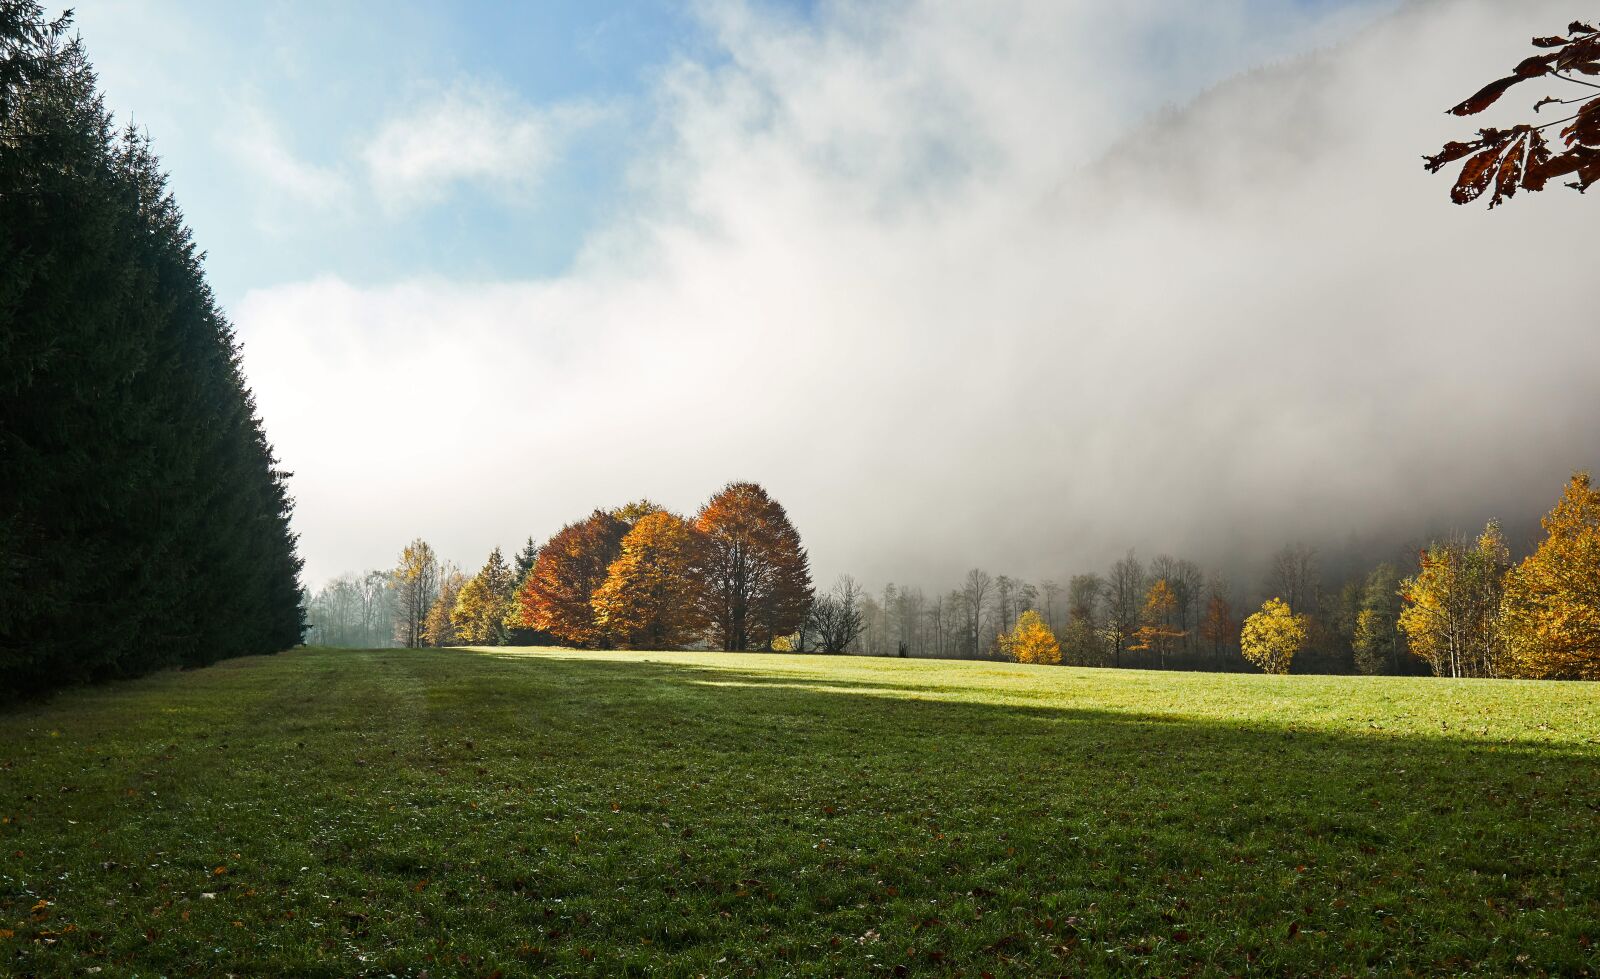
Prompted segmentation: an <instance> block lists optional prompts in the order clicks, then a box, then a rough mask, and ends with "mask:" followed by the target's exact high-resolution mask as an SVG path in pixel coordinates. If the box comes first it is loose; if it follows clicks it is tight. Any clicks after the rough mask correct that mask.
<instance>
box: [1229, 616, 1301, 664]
mask: <svg viewBox="0 0 1600 979" xmlns="http://www.w3.org/2000/svg"><path fill="white" fill-rule="evenodd" d="M1309 632H1310V622H1309V621H1308V620H1307V618H1306V617H1305V616H1304V615H1297V614H1296V613H1295V611H1294V610H1293V609H1291V608H1290V607H1289V603H1288V602H1285V601H1284V600H1283V599H1281V598H1269V599H1267V600H1266V602H1265V603H1263V604H1262V606H1261V611H1259V612H1256V613H1255V614H1254V615H1251V616H1250V617H1249V618H1247V619H1245V620H1244V630H1243V631H1242V632H1241V633H1240V635H1239V651H1240V652H1241V653H1243V654H1244V658H1245V659H1247V660H1249V661H1250V662H1252V663H1254V664H1255V665H1257V666H1259V667H1261V670H1262V672H1264V673H1288V672H1289V665H1290V664H1291V663H1293V662H1294V657H1295V654H1296V653H1298V652H1300V649H1301V647H1303V646H1304V645H1305V644H1306V636H1307V635H1308V634H1309Z"/></svg>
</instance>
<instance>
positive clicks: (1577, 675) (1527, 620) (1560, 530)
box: [1501, 472, 1600, 680]
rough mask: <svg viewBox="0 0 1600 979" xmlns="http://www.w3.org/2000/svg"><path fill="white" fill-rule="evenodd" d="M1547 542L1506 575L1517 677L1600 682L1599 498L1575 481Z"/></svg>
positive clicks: (1553, 514)
mask: <svg viewBox="0 0 1600 979" xmlns="http://www.w3.org/2000/svg"><path fill="white" fill-rule="evenodd" d="M1542 523H1543V525H1544V530H1545V539H1544V540H1543V541H1542V542H1540V544H1539V547H1538V549H1537V550H1535V551H1534V552H1533V553H1532V554H1530V555H1529V556H1528V557H1527V558H1525V559H1524V560H1523V562H1522V563H1521V564H1519V565H1517V566H1516V567H1514V568H1512V569H1511V571H1510V573H1509V574H1507V575H1506V583H1505V595H1504V597H1503V599H1502V601H1501V628H1502V630H1503V633H1504V637H1505V642H1506V646H1507V658H1508V659H1509V661H1510V665H1511V669H1510V672H1511V673H1512V674H1513V675H1516V676H1525V677H1544V678H1552V679H1554V678H1568V679H1579V680H1600V491H1597V490H1595V489H1594V488H1593V486H1592V485H1591V484H1590V481H1589V474H1588V473H1585V472H1580V473H1577V474H1575V475H1574V476H1573V477H1572V479H1571V481H1569V482H1568V483H1567V488H1566V491H1565V492H1564V493H1562V495H1561V499H1560V500H1559V501H1558V502H1557V503H1556V505H1555V508H1554V509H1553V510H1551V511H1550V513H1549V515H1548V516H1546V517H1545V518H1544V520H1543V521H1542Z"/></svg>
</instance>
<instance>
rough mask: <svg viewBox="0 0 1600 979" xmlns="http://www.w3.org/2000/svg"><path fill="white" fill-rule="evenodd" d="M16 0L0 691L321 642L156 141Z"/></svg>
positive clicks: (32, 7) (10, 84) (0, 183)
mask: <svg viewBox="0 0 1600 979" xmlns="http://www.w3.org/2000/svg"><path fill="white" fill-rule="evenodd" d="M69 29H70V21H69V20H67V19H66V18H62V19H59V20H56V21H47V20H46V19H45V18H44V16H43V12H42V10H41V9H40V8H39V6H38V5H37V4H34V3H31V2H23V0H0V680H3V681H4V682H3V683H0V689H11V690H23V691H26V690H38V689H45V688H48V687H53V686H58V685H61V684H64V683H70V682H75V681H81V680H87V679H97V678H102V677H110V676H124V675H132V674H137V673H141V672H144V671H147V670H150V669H156V668H159V667H164V666H198V665H202V664H205V663H209V662H212V661H214V660H216V659H220V658H222V657H226V656H235V655H243V654H250V653H265V652H272V651H275V650H278V649H282V648H285V647H287V646H291V645H294V644H296V643H298V642H299V641H300V638H301V634H302V629H303V611H302V608H301V589H300V582H299V572H300V559H299V557H298V556H297V554H296V551H295V543H296V541H295V537H294V535H293V534H292V533H291V532H290V529H289V512H290V509H291V502H290V499H289V496H288V492H287V488H286V485H285V479H286V478H287V474H286V473H284V472H282V471H280V470H279V469H278V468H277V462H276V460H275V459H274V457H273V454H272V449H271V446H270V445H268V443H267V441H266V437H265V435H264V433H263V432H262V429H261V423H260V420H259V419H258V418H257V417H256V414H255V404H254V401H253V399H252V398H251V395H250V392H249V390H248V388H247V387H246V385H245V382H244V377H243V373H242V370H241V368H240V363H239V349H238V345H237V343H236V341H235V339H234V335H233V330H232V327H231V326H230V325H229V324H228V322H227V320H226V318H225V317H224V316H223V315H222V313H221V311H220V310H219V309H218V308H217V305H216V301H215V298H214V297H213V295H212V293H211V290H210V288H209V286H208V285H207V284H206V281H205V274H204V270H203V268H202V266H201V255H200V252H199V251H198V249H197V248H196V247H195V245H194V243H193V241H192V239H191V237H190V234H189V230H188V229H187V228H186V227H185V226H184V223H183V216H182V213H181V212H180V211H179V209H178V207H177V204H176V202H175V201H174V200H173V198H172V195H171V194H170V193H169V191H168V189H167V186H166V178H165V175H164V174H163V173H162V171H161V168H160V164H159V161H158V160H157V159H156V157H155V155H154V154H153V153H152V152H151V149H150V146H149V143H148V141H147V140H146V139H145V138H143V137H142V136H140V135H139V134H137V133H134V132H133V131H131V130H130V131H128V132H125V133H122V134H118V133H116V132H114V130H113V128H112V124H111V119H110V116H109V115H108V113H107V112H106V110H105V107H104V104H103V102H102V100H101V97H100V95H99V93H98V91H97V87H96V81H95V77H94V73H93V71H92V70H91V69H90V67H89V64H88V61H87V59H86V58H85V56H84V52H83V48H82V45H81V44H80V43H79V41H78V40H77V39H76V38H73V37H71V36H70V35H69V34H68V31H69Z"/></svg>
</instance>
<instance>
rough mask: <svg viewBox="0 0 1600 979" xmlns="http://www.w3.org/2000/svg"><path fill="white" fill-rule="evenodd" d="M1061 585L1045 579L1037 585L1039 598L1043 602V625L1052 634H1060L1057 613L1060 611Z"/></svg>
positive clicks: (1051, 579)
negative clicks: (1047, 627)
mask: <svg viewBox="0 0 1600 979" xmlns="http://www.w3.org/2000/svg"><path fill="white" fill-rule="evenodd" d="M1061 594H1062V588H1061V583H1060V582H1059V581H1056V580H1055V579H1054V578H1046V579H1045V580H1044V581H1042V582H1040V583H1039V596H1040V597H1041V598H1042V599H1043V600H1044V608H1043V609H1041V610H1040V611H1041V612H1043V613H1044V624H1045V625H1047V626H1049V627H1050V631H1051V632H1054V633H1058V634H1059V633H1060V632H1061V622H1060V620H1059V618H1058V617H1057V616H1058V613H1059V612H1060V611H1061Z"/></svg>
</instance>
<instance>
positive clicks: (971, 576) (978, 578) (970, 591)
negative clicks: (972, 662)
mask: <svg viewBox="0 0 1600 979" xmlns="http://www.w3.org/2000/svg"><path fill="white" fill-rule="evenodd" d="M993 586H994V579H993V578H991V577H989V573H988V572H987V571H980V570H979V569H977V568H973V569H972V570H971V571H968V572H967V580H966V582H965V584H963V585H962V588H961V603H962V611H963V612H965V613H966V625H967V636H968V639H969V640H970V642H971V647H970V648H971V650H972V658H973V659H982V658H983V657H982V655H981V653H980V651H979V636H980V634H981V632H982V626H983V609H984V606H985V605H986V604H987V602H988V597H989V594H990V592H991V590H992V589H993Z"/></svg>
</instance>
